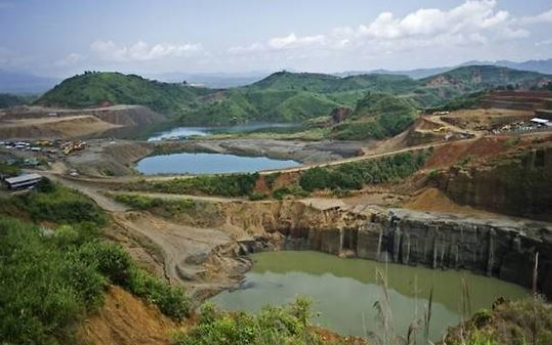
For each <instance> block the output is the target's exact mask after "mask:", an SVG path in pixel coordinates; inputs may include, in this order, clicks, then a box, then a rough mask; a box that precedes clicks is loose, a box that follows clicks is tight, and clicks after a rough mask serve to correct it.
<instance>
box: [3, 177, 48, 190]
mask: <svg viewBox="0 0 552 345" xmlns="http://www.w3.org/2000/svg"><path fill="white" fill-rule="evenodd" d="M40 180H42V176H40V175H39V174H25V175H21V176H16V177H9V178H7V179H5V180H4V182H5V183H6V185H7V187H8V189H18V188H28V187H33V186H34V185H36V184H37V183H38V182H39V181H40Z"/></svg>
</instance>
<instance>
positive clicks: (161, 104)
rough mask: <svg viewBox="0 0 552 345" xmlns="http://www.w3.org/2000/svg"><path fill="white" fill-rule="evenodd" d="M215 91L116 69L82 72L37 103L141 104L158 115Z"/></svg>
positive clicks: (182, 108) (178, 109)
mask: <svg viewBox="0 0 552 345" xmlns="http://www.w3.org/2000/svg"><path fill="white" fill-rule="evenodd" d="M213 92H215V90H211V89H206V88H198V87H193V86H189V85H187V84H182V83H180V84H176V83H162V82H158V81H154V80H148V79H144V78H142V77H140V76H137V75H133V74H131V75H125V74H121V73H116V72H85V73H84V74H80V75H76V76H74V77H71V78H69V79H66V80H64V81H63V82H62V83H60V84H59V85H57V86H56V87H54V88H53V89H51V90H50V91H48V92H46V93H45V94H44V95H43V96H42V97H40V98H39V99H38V100H37V101H36V104H39V105H44V106H61V107H72V108H84V107H96V106H99V105H101V104H136V105H144V106H147V107H149V108H150V109H152V110H154V111H156V112H159V113H161V114H171V115H176V114H180V113H183V112H186V111H188V110H189V107H191V106H193V102H194V101H195V100H196V98H197V97H199V96H203V95H207V94H210V93H213Z"/></svg>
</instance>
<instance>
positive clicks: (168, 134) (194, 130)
mask: <svg viewBox="0 0 552 345" xmlns="http://www.w3.org/2000/svg"><path fill="white" fill-rule="evenodd" d="M299 127H300V125H299V124H294V123H251V124H245V125H235V126H224V127H174V128H170V129H167V130H164V131H159V132H156V133H154V134H152V135H151V136H150V137H149V138H148V141H163V140H180V139H187V138H191V137H204V136H207V135H209V134H221V133H227V134H231V133H232V134H235V133H250V132H256V131H267V130H271V131H281V130H292V129H294V128H299Z"/></svg>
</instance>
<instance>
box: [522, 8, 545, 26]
mask: <svg viewBox="0 0 552 345" xmlns="http://www.w3.org/2000/svg"><path fill="white" fill-rule="evenodd" d="M520 22H521V23H522V24H539V23H552V9H550V10H548V11H546V12H543V13H541V14H537V15H535V16H529V17H523V18H521V20H520Z"/></svg>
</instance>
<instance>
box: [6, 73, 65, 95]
mask: <svg viewBox="0 0 552 345" xmlns="http://www.w3.org/2000/svg"><path fill="white" fill-rule="evenodd" d="M60 81H61V80H59V79H56V78H45V77H38V76H36V75H33V74H30V73H21V72H9V71H4V70H0V92H2V93H15V94H31V93H34V94H36V93H42V92H45V91H48V90H49V89H51V88H52V87H54V85H56V84H57V83H59V82H60Z"/></svg>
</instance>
